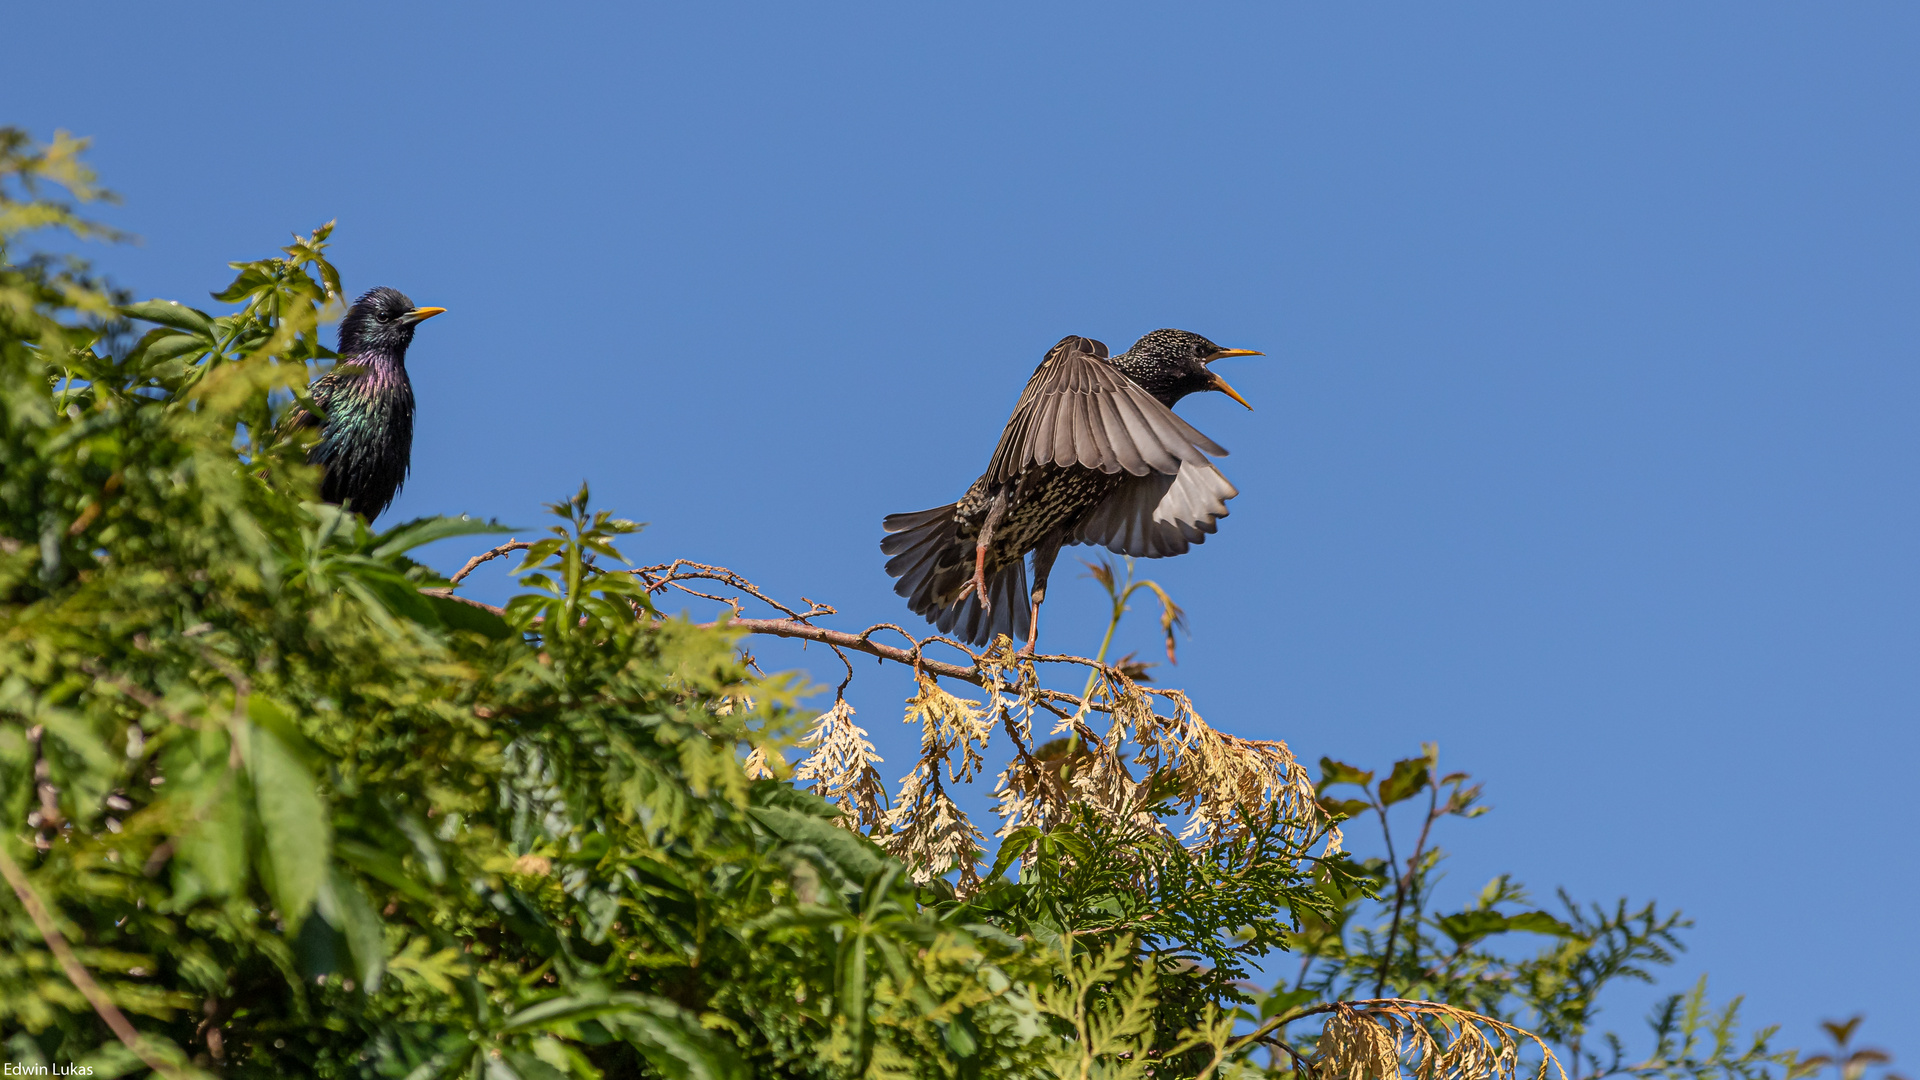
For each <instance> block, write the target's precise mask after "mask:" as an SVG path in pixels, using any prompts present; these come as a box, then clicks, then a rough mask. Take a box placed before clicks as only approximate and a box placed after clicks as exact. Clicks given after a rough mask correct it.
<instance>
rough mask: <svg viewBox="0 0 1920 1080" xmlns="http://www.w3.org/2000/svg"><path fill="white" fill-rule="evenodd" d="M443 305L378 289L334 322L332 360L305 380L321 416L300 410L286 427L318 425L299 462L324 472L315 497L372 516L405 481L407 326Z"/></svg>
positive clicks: (409, 415)
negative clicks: (335, 356)
mask: <svg viewBox="0 0 1920 1080" xmlns="http://www.w3.org/2000/svg"><path fill="white" fill-rule="evenodd" d="M445 310H446V308H437V307H415V306H413V301H411V300H409V299H407V298H406V296H405V295H403V294H402V293H401V292H400V291H399V290H398V289H389V288H385V287H382V288H378V289H374V290H372V291H370V292H368V293H367V294H366V295H365V296H362V297H361V298H360V299H358V300H355V301H354V302H353V306H352V307H351V308H348V309H347V317H346V318H345V319H343V320H341V322H340V347H339V349H337V350H336V351H337V352H338V353H339V354H340V362H339V363H337V364H335V365H334V367H333V370H331V371H329V372H327V373H326V374H325V375H322V376H321V377H320V378H319V379H317V380H315V381H314V384H313V388H312V389H313V400H314V403H315V404H317V405H319V406H320V409H321V411H323V412H324V413H325V414H326V419H325V420H324V421H323V420H322V419H321V418H320V417H317V416H314V415H313V414H312V413H308V412H304V411H303V412H300V413H298V414H296V415H295V416H293V417H292V418H291V419H290V420H289V421H288V423H289V425H290V426H292V427H296V428H298V427H316V426H317V427H319V428H320V441H319V442H317V443H315V444H314V445H313V449H311V450H309V451H308V452H307V462H308V464H312V465H319V466H322V467H324V468H325V469H326V475H325V477H324V479H322V480H321V482H320V497H321V498H322V499H325V500H326V501H328V502H330V503H335V504H337V505H340V506H345V507H346V508H348V509H349V510H355V511H358V512H359V513H360V514H361V515H363V516H364V517H365V518H366V519H367V520H368V521H372V520H373V519H374V518H376V517H379V516H380V513H381V512H382V511H384V510H385V509H386V508H387V506H388V505H389V504H391V503H392V502H393V497H394V496H395V495H397V494H399V492H400V485H401V484H402V483H404V482H405V481H406V478H407V467H408V465H409V464H410V462H411V460H412V456H413V383H412V382H410V381H409V380H408V379H407V346H408V345H409V344H411V343H412V342H413V330H414V327H416V326H419V325H420V324H421V323H422V322H424V321H426V320H427V319H431V318H433V317H434V316H435V315H438V314H440V313H441V312H443V311H445Z"/></svg>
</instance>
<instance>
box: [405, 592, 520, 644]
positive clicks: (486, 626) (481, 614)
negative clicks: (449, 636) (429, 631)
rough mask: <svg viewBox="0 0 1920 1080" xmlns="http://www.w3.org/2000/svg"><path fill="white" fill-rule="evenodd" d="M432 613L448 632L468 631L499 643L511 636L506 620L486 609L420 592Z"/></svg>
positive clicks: (511, 629) (446, 597) (460, 600)
mask: <svg viewBox="0 0 1920 1080" xmlns="http://www.w3.org/2000/svg"><path fill="white" fill-rule="evenodd" d="M420 595H421V596H424V597H426V599H427V603H428V604H430V605H431V606H432V608H433V613H434V614H435V615H437V616H439V618H440V624H441V625H442V626H445V627H446V628H447V629H449V630H470V631H472V632H473V633H476V634H479V635H480V636H482V637H489V638H492V639H494V640H495V641H500V640H503V639H505V638H510V637H512V636H513V627H511V626H508V625H507V620H505V619H503V618H501V617H500V616H498V615H495V614H494V613H493V612H491V611H488V610H487V609H486V608H483V607H479V606H477V605H474V604H470V603H468V602H467V601H465V600H462V599H460V598H459V597H457V596H443V595H436V594H434V593H429V592H422V593H421V594H420Z"/></svg>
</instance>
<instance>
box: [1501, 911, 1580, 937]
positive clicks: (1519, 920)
mask: <svg viewBox="0 0 1920 1080" xmlns="http://www.w3.org/2000/svg"><path fill="white" fill-rule="evenodd" d="M1507 929H1509V930H1525V931H1528V932H1530V933H1535V934H1552V935H1554V936H1555V937H1568V938H1572V937H1579V936H1580V932H1579V931H1578V930H1575V929H1574V928H1573V927H1571V926H1568V925H1567V924H1566V923H1564V922H1561V921H1560V920H1559V919H1556V918H1554V917H1553V916H1551V915H1549V914H1547V913H1546V912H1544V911H1523V912H1521V913H1520V914H1518V915H1509V916H1507Z"/></svg>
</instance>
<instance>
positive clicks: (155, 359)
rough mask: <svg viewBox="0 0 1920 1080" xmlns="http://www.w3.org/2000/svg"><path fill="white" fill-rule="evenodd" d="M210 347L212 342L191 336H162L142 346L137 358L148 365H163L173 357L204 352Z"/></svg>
mask: <svg viewBox="0 0 1920 1080" xmlns="http://www.w3.org/2000/svg"><path fill="white" fill-rule="evenodd" d="M212 347H213V343H212V342H210V341H208V340H206V339H205V338H198V337H194V336H193V335H192V334H163V335H161V336H159V337H156V338H154V339H153V340H151V341H148V342H147V343H146V344H145V345H144V346H142V347H141V349H140V353H139V356H140V359H141V360H142V361H144V362H145V363H148V364H164V363H166V362H167V361H169V360H172V359H173V358H175V357H178V356H188V355H191V354H193V353H199V352H205V351H206V350H208V349H211V348H212Z"/></svg>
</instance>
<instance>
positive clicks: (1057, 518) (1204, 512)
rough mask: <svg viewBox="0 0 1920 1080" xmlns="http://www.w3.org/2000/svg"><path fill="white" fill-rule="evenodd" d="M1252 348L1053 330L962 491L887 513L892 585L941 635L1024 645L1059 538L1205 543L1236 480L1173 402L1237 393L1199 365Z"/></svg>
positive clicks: (1174, 335)
mask: <svg viewBox="0 0 1920 1080" xmlns="http://www.w3.org/2000/svg"><path fill="white" fill-rule="evenodd" d="M1258 355H1260V353H1258V352H1256V351H1255V350H1252V349H1223V348H1221V347H1220V346H1218V345H1215V344H1214V343H1213V342H1211V341H1208V340H1207V339H1206V338H1204V337H1201V336H1200V335H1199V334H1194V333H1189V332H1188V331H1185V330H1155V331H1154V332H1153V333H1151V334H1148V335H1147V336H1146V337H1143V338H1141V339H1140V340H1139V341H1137V342H1135V343H1134V345H1133V348H1131V349H1128V350H1127V351H1126V352H1124V353H1121V354H1120V355H1119V356H1115V357H1109V356H1108V355H1107V347H1106V346H1105V345H1103V344H1101V343H1100V342H1098V341H1094V340H1093V339H1091V338H1083V337H1067V338H1063V339H1062V340H1061V341H1060V343H1059V344H1058V345H1055V346H1054V347H1053V348H1052V349H1051V350H1049V351H1048V353H1047V356H1046V359H1045V360H1042V361H1041V362H1040V367H1039V368H1038V369H1037V370H1035V371H1034V373H1033V377H1032V378H1031V379H1029V380H1027V389H1026V391H1025V392H1024V393H1022V394H1021V395H1020V403H1019V404H1018V405H1016V406H1015V407H1014V410H1013V418H1012V419H1011V420H1009V421H1007V427H1006V430H1005V431H1003V432H1001V434H1000V445H999V446H997V447H996V448H995V449H994V451H993V458H992V460H991V461H989V462H988V464H987V471H986V474H985V475H984V476H982V477H980V479H978V480H975V481H974V482H973V486H972V487H970V488H968V489H967V493H966V495H965V496H963V497H962V498H961V499H960V501H959V502H957V503H949V504H947V505H946V506H937V507H934V508H933V509H931V510H921V511H918V512H916V513H909V514H892V515H889V516H888V517H887V519H886V521H885V522H884V528H885V529H886V531H887V533H888V535H887V537H886V538H885V539H883V540H882V541H881V542H880V550H881V551H882V552H884V553H885V554H887V555H890V556H892V558H891V559H889V560H888V562H887V573H888V574H890V575H892V576H893V577H896V578H898V579H899V581H898V582H897V583H896V584H895V585H894V592H896V593H899V594H900V595H901V596H904V597H906V598H907V604H908V606H909V607H911V608H912V609H913V611H914V613H915V614H917V615H924V616H926V619H927V621H928V622H930V623H933V624H934V625H935V626H937V627H939V628H940V632H941V633H951V634H954V635H956V636H957V637H959V638H960V639H962V640H964V641H966V642H968V643H970V644H974V645H985V644H987V643H989V642H991V641H992V640H993V639H994V637H995V636H997V635H999V634H1007V635H1008V636H1010V637H1012V638H1014V639H1015V640H1019V639H1021V638H1025V639H1026V648H1027V650H1028V651H1029V652H1031V651H1032V650H1033V647H1034V642H1035V640H1036V638H1037V637H1038V636H1039V620H1040V603H1041V601H1043V600H1044V599H1046V593H1047V575H1048V574H1049V573H1050V572H1051V571H1052V569H1053V562H1054V559H1055V558H1056V557H1058V556H1059V554H1060V549H1061V548H1062V547H1064V546H1066V545H1068V544H1095V545H1099V546H1102V547H1105V548H1107V549H1108V550H1110V551H1113V552H1116V553H1118V554H1121V555H1131V556H1136V557H1139V558H1148V559H1154V558H1162V557H1165V556H1168V555H1179V554H1181V553H1183V552H1185V551H1186V550H1187V548H1188V547H1190V546H1192V545H1194V544H1198V543H1201V542H1202V541H1204V540H1205V539H1206V538H1207V534H1208V533H1211V532H1214V531H1215V530H1216V529H1217V528H1218V525H1217V524H1216V522H1218V520H1219V519H1220V518H1223V517H1226V516H1227V500H1228V499H1231V498H1233V496H1234V495H1236V494H1238V492H1237V491H1236V490H1235V488H1234V486H1233V485H1232V484H1231V483H1229V482H1228V481H1227V478H1226V477H1225V476H1223V475H1221V473H1220V470H1219V469H1218V468H1217V467H1216V466H1215V465H1214V464H1213V461H1212V460H1211V459H1212V458H1215V457H1222V456H1225V454H1226V450H1224V449H1222V448H1221V447H1220V446H1219V444H1217V443H1215V442H1214V441H1213V440H1212V439H1209V438H1207V437H1206V436H1205V435H1202V434H1201V433H1200V432H1198V431H1196V430H1195V429H1194V428H1193V426H1192V425H1190V424H1188V423H1187V422H1186V421H1185V420H1182V419H1180V418H1179V417H1178V416H1175V415H1174V413H1173V405H1174V403H1175V402H1178V401H1179V400H1180V399H1181V398H1183V397H1185V396H1186V395H1188V394H1191V393H1195V392H1197V391H1201V390H1218V391H1220V392H1221V393H1223V394H1226V395H1227V396H1229V397H1231V398H1233V399H1234V400H1235V401H1238V402H1239V403H1240V404H1242V405H1247V400H1246V399H1245V398H1243V397H1241V396H1240V395H1239V394H1238V393H1236V392H1235V391H1234V389H1233V387H1231V386H1228V385H1227V383H1226V380H1224V379H1222V378H1220V376H1218V375H1216V374H1214V373H1213V371H1212V369H1211V368H1209V367H1208V365H1209V364H1211V363H1213V362H1214V361H1216V360H1219V359H1221V358H1223V357H1228V356H1258ZM1252 407H1253V406H1251V405H1247V408H1249V409H1251V408H1252ZM1029 553H1031V554H1032V555H1033V588H1032V592H1031V596H1029V592H1028V589H1027V573H1026V566H1025V562H1026V556H1027V555H1028V554H1029Z"/></svg>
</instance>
